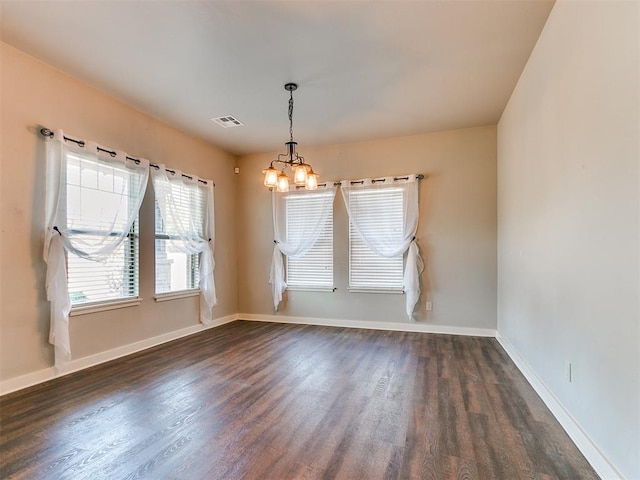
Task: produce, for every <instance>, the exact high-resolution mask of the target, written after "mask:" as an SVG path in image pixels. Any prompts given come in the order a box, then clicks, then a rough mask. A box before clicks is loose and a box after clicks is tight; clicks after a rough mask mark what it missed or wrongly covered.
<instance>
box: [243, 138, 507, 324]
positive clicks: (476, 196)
mask: <svg viewBox="0 0 640 480" xmlns="http://www.w3.org/2000/svg"><path fill="white" fill-rule="evenodd" d="M298 140H299V141H300V142H301V145H300V150H301V153H302V154H303V155H304V156H305V159H307V160H308V161H309V162H310V163H311V164H312V165H313V167H314V169H316V170H318V172H319V173H320V174H321V181H326V180H341V179H358V178H365V177H382V176H390V175H400V174H409V173H424V174H426V175H427V176H428V177H427V178H426V179H425V180H422V181H421V184H420V221H419V226H418V233H417V237H418V241H419V245H420V249H421V252H422V255H423V257H424V259H425V261H426V264H427V268H426V269H425V271H424V273H423V275H422V277H421V283H422V296H421V299H420V304H419V305H418V307H417V310H416V311H417V320H418V321H419V322H427V323H429V324H433V325H444V326H457V327H471V328H489V329H494V328H495V327H496V127H494V126H487V127H477V128H469V129H464V130H455V131H448V132H440V133H431V134H425V135H415V136H410V137H402V138H392V139H385V140H376V141H371V142H363V143H354V144H345V145H335V146H328V147H318V148H311V147H309V146H305V145H304V139H298ZM273 157H274V155H273V154H261V155H251V156H245V157H242V158H241V159H240V167H241V173H240V175H239V177H240V183H239V188H240V189H239V201H238V208H239V210H238V212H239V219H238V249H239V257H238V270H239V272H238V275H239V307H240V312H242V313H251V314H262V315H271V314H274V311H273V303H272V300H271V296H270V286H269V285H268V283H267V282H268V278H269V265H270V263H269V262H270V259H271V252H272V249H273V228H272V223H271V194H270V192H269V191H268V190H267V189H266V188H264V187H263V186H262V176H261V174H260V172H261V170H262V169H263V168H266V167H267V166H268V164H269V161H270V160H272V159H273ZM334 279H335V286H336V287H337V291H335V292H334V293H329V292H300V291H292V292H288V293H287V298H285V302H284V304H283V305H281V308H280V310H279V312H278V315H285V316H300V317H313V318H325V319H346V320H363V321H384V322H396V323H404V322H408V321H409V320H408V318H407V317H406V315H405V314H404V301H405V297H404V295H393V294H386V295H380V294H366V293H349V292H348V291H347V286H348V220H347V214H346V210H345V207H344V203H343V201H342V196H341V194H340V192H339V191H338V194H337V196H336V201H335V205H334ZM427 299H429V300H430V301H432V302H433V311H432V312H427V311H426V309H425V302H426V300H427Z"/></svg>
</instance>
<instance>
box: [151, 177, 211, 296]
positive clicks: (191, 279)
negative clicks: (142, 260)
mask: <svg viewBox="0 0 640 480" xmlns="http://www.w3.org/2000/svg"><path fill="white" fill-rule="evenodd" d="M168 186H169V187H170V188H171V198H172V202H173V203H172V208H173V213H174V216H175V218H176V219H179V221H181V222H182V225H181V226H178V225H171V224H167V222H165V220H163V218H162V214H161V212H160V208H159V206H158V202H157V200H156V203H155V209H156V214H155V224H156V235H155V237H156V256H155V259H156V260H155V264H156V275H155V277H156V289H155V291H156V294H162V293H169V292H177V291H181V290H192V289H197V288H198V283H199V281H200V268H199V267H200V255H199V254H197V253H196V254H189V253H185V252H184V247H183V246H182V241H183V239H182V237H181V236H180V232H181V231H184V230H185V229H188V230H189V231H192V232H195V233H196V234H197V235H198V236H200V237H202V236H203V235H204V234H203V228H204V227H203V224H204V222H203V221H202V219H203V217H204V211H205V204H206V198H205V190H203V189H199V188H189V189H188V188H183V186H182V185H181V184H179V183H173V182H169V183H168Z"/></svg>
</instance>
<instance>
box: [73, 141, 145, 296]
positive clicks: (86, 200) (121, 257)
mask: <svg viewBox="0 0 640 480" xmlns="http://www.w3.org/2000/svg"><path fill="white" fill-rule="evenodd" d="M66 179H67V182H66V197H67V202H66V214H67V215H66V222H67V231H68V232H69V233H70V234H72V235H74V242H75V244H76V245H79V246H82V245H91V246H99V245H100V244H102V243H107V241H108V240H107V237H114V236H122V235H123V234H124V233H125V232H123V231H122V226H119V225H117V224H115V225H114V224H111V223H110V224H106V223H105V222H106V221H107V220H105V219H110V218H116V216H117V218H120V219H122V218H126V217H127V213H126V212H128V211H129V209H131V208H132V205H131V203H132V202H133V200H132V195H135V191H136V189H138V188H139V187H138V186H137V185H135V182H136V180H135V179H133V178H132V177H131V175H130V172H128V171H127V170H126V169H125V168H124V167H120V166H118V165H117V164H107V163H103V162H100V161H96V160H93V159H91V158H89V157H85V156H83V155H81V154H76V153H68V154H67V156H66ZM109 210H113V211H117V212H119V213H118V214H117V215H105V214H104V213H105V211H109ZM117 223H119V222H117ZM119 227H120V229H119ZM105 232H107V233H105ZM138 248H139V246H138V220H137V218H136V220H135V221H134V223H133V226H132V227H131V229H130V230H129V232H128V233H126V237H125V238H124V241H123V242H122V243H121V244H120V246H119V247H118V248H116V249H115V250H114V251H113V252H112V253H110V254H109V255H106V256H105V257H104V258H101V259H100V260H99V261H96V260H88V259H86V258H82V257H80V256H78V255H77V254H75V253H74V252H73V251H70V252H68V255H67V281H68V289H69V298H70V300H71V305H81V304H85V303H93V302H102V301H109V300H117V299H125V298H135V297H137V296H138V270H139V268H138V259H139V255H138Z"/></svg>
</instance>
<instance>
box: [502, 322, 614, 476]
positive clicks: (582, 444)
mask: <svg viewBox="0 0 640 480" xmlns="http://www.w3.org/2000/svg"><path fill="white" fill-rule="evenodd" d="M496 339H497V340H498V342H500V345H502V348H504V350H505V351H506V352H507V355H509V357H510V358H511V360H513V363H515V364H516V366H517V367H518V369H519V370H520V372H522V374H523V375H524V376H525V378H526V379H527V381H528V382H529V383H530V384H531V386H532V387H533V389H534V390H535V391H536V393H537V394H538V396H539V397H540V398H541V399H542V401H543V402H544V403H545V405H546V406H547V407H548V408H549V410H551V413H552V414H553V416H554V417H556V420H558V422H559V423H560V425H561V426H562V428H564V430H565V431H566V432H567V434H568V435H569V437H571V440H573V443H575V444H576V446H577V447H578V449H579V450H580V451H581V452H582V454H583V455H584V456H585V458H586V459H587V461H588V462H589V463H590V464H591V466H592V467H593V469H594V470H595V471H596V473H597V474H598V475H599V476H600V478H602V480H624V477H623V476H622V474H620V472H618V470H617V469H616V468H615V467H614V466H613V464H611V462H609V460H607V457H605V456H604V454H603V453H602V452H601V451H600V449H599V448H598V447H597V446H596V444H595V443H593V441H592V440H591V439H590V438H589V436H588V435H587V434H586V433H585V431H584V430H583V429H582V427H581V426H580V424H579V423H578V422H577V421H576V420H575V419H574V418H573V417H572V416H571V413H569V412H568V411H567V409H566V408H564V406H563V405H562V403H561V402H560V400H558V398H557V397H556V396H555V395H554V394H553V392H552V391H551V389H550V388H549V387H547V385H546V384H545V383H544V382H543V381H542V380H541V379H540V377H538V375H537V374H536V372H535V370H533V368H531V366H530V365H529V364H528V363H527V361H526V360H525V359H524V358H523V357H522V355H521V354H520V352H518V350H517V349H516V348H515V347H514V346H513V345H512V344H511V343H510V342H509V340H507V339H506V338H505V337H503V336H502V335H500V332H498V333H497V335H496Z"/></svg>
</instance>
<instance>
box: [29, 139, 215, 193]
mask: <svg viewBox="0 0 640 480" xmlns="http://www.w3.org/2000/svg"><path fill="white" fill-rule="evenodd" d="M40 134H41V135H42V136H43V137H49V138H53V132H52V131H51V130H50V129H48V128H41V129H40ZM62 138H64V140H65V141H66V142H73V143H75V144H76V145H78V146H80V147H84V140H76V139H75V138H71V137H67V136H66V135H63V137H62ZM98 151H99V152H104V153H108V154H109V155H111V156H112V157H115V156H116V152H114V151H112V150H106V149H104V148H100V147H98ZM127 160H131V161H132V162H135V164H136V165H140V160H138V159H137V158H133V157H129V156H127ZM149 166H150V167H153V168H155V169H156V170H157V169H159V168H160V166H159V165H158V164H156V163H151V162H149ZM165 170H166V171H167V172H170V173H173V174H174V175H175V173H176V171H175V170H170V169H168V168H165ZM182 176H183V177H184V178H188V179H189V180H193V177H192V176H191V175H186V174H184V173H183V174H182ZM198 182H200V183H203V184H205V185H206V184H207V182H206V181H205V180H200V179H198ZM211 183H212V184H213V186H214V187H215V186H216V184H215V183H213V182H211Z"/></svg>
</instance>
